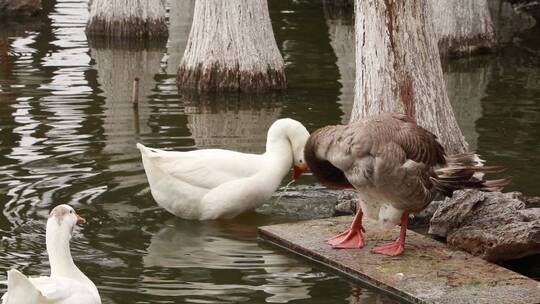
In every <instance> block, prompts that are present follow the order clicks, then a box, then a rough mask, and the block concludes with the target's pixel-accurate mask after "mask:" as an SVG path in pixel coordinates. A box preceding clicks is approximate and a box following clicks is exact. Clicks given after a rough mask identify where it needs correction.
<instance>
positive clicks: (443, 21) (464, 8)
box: [430, 0, 496, 57]
mask: <svg viewBox="0 0 540 304" xmlns="http://www.w3.org/2000/svg"><path fill="white" fill-rule="evenodd" d="M430 6H431V9H432V16H433V21H434V22H433V24H434V25H435V30H436V33H437V37H438V39H439V52H440V53H441V56H442V57H460V56H466V55H471V54H473V53H479V52H487V51H489V50H491V49H493V48H495V46H496V40H495V30H494V27H493V22H492V20H491V15H490V12H489V7H488V0H444V1H440V0H430Z"/></svg>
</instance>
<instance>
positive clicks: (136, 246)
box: [0, 0, 540, 303]
mask: <svg viewBox="0 0 540 304" xmlns="http://www.w3.org/2000/svg"><path fill="white" fill-rule="evenodd" d="M191 4H192V2H191V1H180V2H179V3H174V4H173V5H172V7H171V10H170V14H171V24H172V25H171V28H172V29H173V31H172V32H171V37H170V41H169V43H168V44H167V43H166V42H163V43H161V44H159V43H158V44H152V45H137V44H133V43H132V44H113V45H111V44H108V45H107V44H104V43H102V42H100V41H92V40H90V41H89V40H88V39H87V37H86V36H85V35H84V26H85V23H86V18H87V14H88V13H87V9H86V7H87V3H86V1H79V0H71V1H63V0H58V1H57V2H54V3H50V4H46V11H47V18H45V19H44V20H43V21H42V22H33V23H28V22H26V23H25V24H24V25H21V24H13V23H10V24H9V25H3V26H2V27H0V206H2V213H1V214H0V236H1V242H0V247H1V249H2V250H1V252H0V280H1V279H5V271H6V270H8V269H9V268H12V267H14V266H16V267H17V268H18V269H20V270H22V271H23V272H25V273H27V274H30V275H40V274H46V273H47V271H48V263H47V259H46V253H45V238H44V223H45V218H46V216H47V214H48V211H49V210H50V209H51V208H52V207H53V206H55V205H57V204H61V203H68V204H70V205H72V206H74V207H75V208H76V209H77V210H78V211H79V213H80V214H82V215H83V216H85V217H86V218H87V220H88V224H87V225H86V226H84V227H83V228H82V229H79V230H78V232H77V233H76V236H75V238H74V239H73V242H72V252H73V256H74V257H75V259H76V262H77V264H78V265H79V266H80V268H81V269H83V271H84V272H85V273H86V274H87V275H88V276H89V277H90V278H91V279H92V280H93V281H94V282H95V283H96V284H97V285H98V288H99V290H100V293H101V296H102V299H103V302H104V303H184V302H190V303H191V302H192V303H237V302H245V303H264V302H271V303H285V302H291V303H392V302H393V301H392V300H389V299H388V298H387V297H385V296H382V295H379V294H377V293H375V292H372V291H370V290H366V289H364V288H362V287H361V286H358V285H357V284H353V283H349V282H347V281H345V280H343V279H341V278H339V277H337V276H336V275H333V274H330V273H328V272H325V271H324V270H321V269H319V268H317V267H316V266H314V265H312V264H309V263H306V262H305V261H304V260H302V259H299V258H296V257H294V256H291V255H289V254H287V253H285V252H283V251H281V250H279V249H276V248H274V247H272V246H269V245H267V244H265V243H262V242H260V241H258V240H257V230H256V229H257V227H258V226H260V225H265V224H271V223H281V222H287V221H294V220H298V219H306V218H315V217H324V216H328V215H330V214H331V210H332V204H333V202H334V200H335V198H334V196H332V195H331V194H327V193H325V192H323V191H322V190H321V189H320V188H318V187H313V186H308V184H312V182H313V181H312V180H311V179H310V178H309V177H306V178H304V179H303V180H302V181H301V183H300V184H299V185H297V186H292V187H290V188H289V190H287V191H286V192H284V193H278V194H276V195H275V196H274V199H273V200H272V202H271V203H270V204H267V205H264V206H263V207H261V208H260V209H258V211H257V212H253V213H250V214H246V215H244V216H242V217H240V218H238V219H236V220H233V221H219V222H205V223H200V222H195V221H184V220H180V219H177V218H175V217H173V216H171V215H169V214H168V213H166V212H164V211H163V210H161V209H160V208H158V207H157V206H156V205H155V203H154V201H153V199H152V197H151V195H150V193H149V189H148V184H147V181H146V178H145V176H144V172H143V168H142V165H141V162H140V157H139V154H138V151H137V150H136V149H135V143H136V142H139V141H140V142H143V143H145V144H148V145H149V146H154V147H163V148H168V149H177V150H189V149H194V148H207V147H224V148H229V149H235V150H242V151H261V150H262V149H263V147H264V140H265V138H264V137H265V133H266V130H267V128H268V126H269V125H270V124H271V123H272V122H273V121H274V120H275V119H277V118H279V117H292V118H295V119H298V120H300V121H302V122H304V123H305V124H306V126H307V127H308V129H310V130H314V129H316V128H318V127H320V126H323V125H327V124H332V123H339V122H341V121H346V120H347V116H348V112H349V111H350V108H351V102H352V99H351V98H352V92H353V87H352V83H353V80H354V69H353V67H354V63H353V62H354V50H353V48H352V47H353V44H352V40H351V39H352V37H354V36H352V35H353V34H352V25H351V24H350V23H348V22H347V20H342V19H337V20H336V19H333V18H331V15H329V14H326V15H325V13H324V10H323V7H322V5H321V3H320V2H319V1H284V0H279V1H271V2H270V10H271V17H272V19H273V23H274V31H275V34H276V39H277V41H278V46H279V47H280V49H281V51H282V54H283V56H284V58H285V60H286V62H287V77H288V80H289V86H290V88H289V90H288V91H287V92H286V93H285V94H278V95H273V96H251V97H242V98H239V97H237V96H226V97H223V96H221V97H215V96H214V97H212V96H209V97H208V96H207V97H200V96H199V97H198V96H189V95H184V94H179V93H178V92H177V90H176V86H175V82H174V73H175V69H176V68H175V67H176V66H177V64H178V62H179V60H180V59H181V55H182V52H183V44H184V43H185V40H186V38H187V33H188V31H189V20H187V19H185V18H184V19H182V16H185V15H186V13H185V12H186V11H189V8H190V7H191ZM188 15H189V14H188ZM186 20H187V21H186ZM536 37H539V36H538V35H537V32H536V31H528V32H525V33H523V34H520V35H519V36H517V37H516V38H515V39H514V43H513V44H512V45H511V46H508V47H506V48H504V49H503V50H502V51H501V52H500V54H499V55H494V56H488V57H483V58H479V59H475V60H466V61H459V62H454V63H452V64H451V66H450V67H449V68H448V74H447V78H448V82H449V90H450V95H451V97H452V101H453V104H454V106H455V109H456V113H457V116H458V119H459V122H460V126H461V127H462V128H463V130H464V133H465V135H466V136H467V139H468V140H469V142H470V143H471V146H472V147H473V148H474V149H476V150H477V151H478V152H479V153H481V154H482V155H483V156H484V157H485V158H486V159H487V160H488V161H489V162H493V163H497V164H502V165H505V166H507V167H508V173H509V174H511V175H513V176H514V183H513V184H512V186H511V190H519V191H523V192H525V193H527V194H530V195H540V188H538V187H536V186H537V184H538V180H539V177H540V173H538V171H537V170H536V168H538V166H539V165H540V161H539V158H538V155H539V152H540V144H539V139H540V86H539V83H540V77H539V74H538V71H539V70H540V53H539V50H540V41H538V38H536ZM135 77H139V78H141V95H142V101H141V103H140V106H139V110H138V112H134V111H133V110H132V108H131V104H130V95H131V92H130V91H131V83H130V82H131V80H132V79H133V78H135ZM281 194H284V195H283V196H281Z"/></svg>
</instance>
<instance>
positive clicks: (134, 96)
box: [131, 77, 139, 108]
mask: <svg viewBox="0 0 540 304" xmlns="http://www.w3.org/2000/svg"><path fill="white" fill-rule="evenodd" d="M131 102H132V104H133V107H134V108H137V107H138V106H139V77H135V79H134V80H133V87H132V91H131Z"/></svg>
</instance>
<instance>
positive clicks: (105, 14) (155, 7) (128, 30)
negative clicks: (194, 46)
mask: <svg viewBox="0 0 540 304" xmlns="http://www.w3.org/2000/svg"><path fill="white" fill-rule="evenodd" d="M179 1H184V0H179ZM89 8H90V16H89V18H88V24H87V25H86V33H87V34H89V35H101V36H110V37H121V38H127V37H130V38H131V37H134V38H138V39H161V38H164V37H167V35H168V31H167V20H166V18H165V3H164V0H144V1H142V0H92V1H90V4H89Z"/></svg>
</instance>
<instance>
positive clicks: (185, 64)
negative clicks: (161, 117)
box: [177, 0, 286, 91]
mask: <svg viewBox="0 0 540 304" xmlns="http://www.w3.org/2000/svg"><path fill="white" fill-rule="evenodd" d="M284 68H285V66H284V62H283V58H282V57H281V54H280V53H279V50H278V48H277V45H276V40H275V38H274V33H273V31H272V25H271V23H270V16H269V14H268V5H267V2H266V0H227V1H215V0H197V2H196V3H195V11H194V15H193V25H192V27H191V32H190V34H189V40H188V45H187V47H186V51H185V52H184V57H183V59H182V62H181V63H180V66H179V68H178V74H177V83H178V87H179V88H186V89H195V90H198V91H264V90H268V89H284V88H285V87H286V80H285V70H284Z"/></svg>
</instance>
